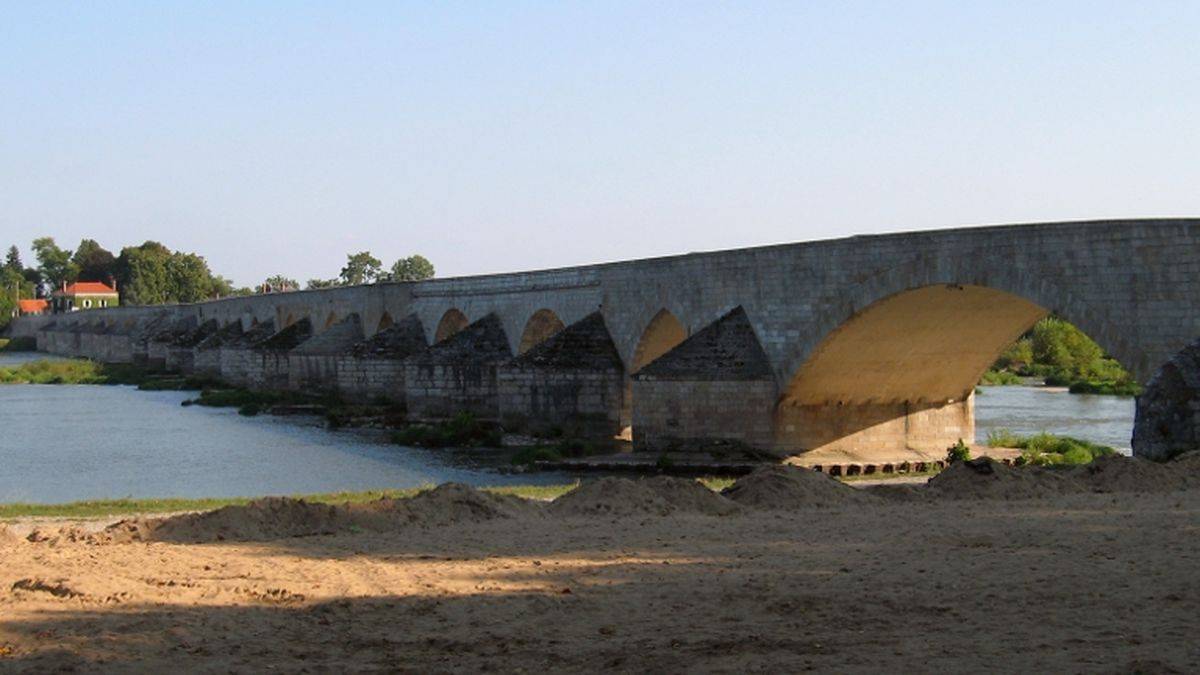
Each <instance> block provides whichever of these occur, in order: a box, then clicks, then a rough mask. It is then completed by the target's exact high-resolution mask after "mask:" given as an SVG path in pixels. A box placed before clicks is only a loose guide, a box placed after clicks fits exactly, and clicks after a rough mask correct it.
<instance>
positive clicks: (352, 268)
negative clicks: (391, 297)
mask: <svg viewBox="0 0 1200 675" xmlns="http://www.w3.org/2000/svg"><path fill="white" fill-rule="evenodd" d="M381 271H383V263H382V262H380V261H379V259H378V258H376V257H374V256H372V255H371V253H370V252H369V251H361V252H359V253H354V254H350V255H347V256H346V266H345V267H343V268H342V273H341V277H340V278H341V280H342V284H344V285H346V286H358V285H359V284H369V283H373V282H374V281H375V280H376V279H378V278H379V273H380V272H381Z"/></svg>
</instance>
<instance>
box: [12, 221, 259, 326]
mask: <svg viewBox="0 0 1200 675" xmlns="http://www.w3.org/2000/svg"><path fill="white" fill-rule="evenodd" d="M32 249H33V253H34V258H36V260H37V265H36V266H30V267H26V266H25V264H24V263H23V261H22V260H21V251H20V249H19V248H17V247H16V246H11V247H9V249H8V252H7V254H6V255H5V258H4V266H3V268H2V269H0V283H3V293H0V298H2V299H0V316H4V317H8V316H10V315H11V314H12V309H13V307H14V306H15V305H16V301H17V300H18V299H26V298H46V297H49V296H50V294H51V293H53V292H54V291H55V290H56V289H59V288H61V287H62V286H64V285H66V284H71V283H74V282H76V281H100V282H103V283H106V284H108V285H110V286H116V287H117V290H118V292H119V293H120V294H121V304H123V305H156V304H164V303H176V302H198V301H200V300H208V299H212V298H220V297H225V296H229V295H239V294H249V293H251V292H252V291H251V290H250V289H245V288H243V289H237V288H234V286H233V284H232V283H231V282H230V281H229V280H228V279H226V278H224V277H222V276H220V275H217V274H213V273H212V271H211V270H210V269H209V268H208V263H207V262H206V261H205V259H204V257H203V256H200V255H197V254H195V253H186V252H184V251H172V250H171V249H169V248H167V247H166V246H164V245H162V244H160V243H158V242H156V241H147V242H145V243H143V244H141V245H140V246H127V247H125V248H123V249H121V252H120V253H119V254H117V255H113V253H112V252H110V251H108V250H107V249H105V248H104V247H103V246H101V245H100V244H99V243H98V242H96V240H94V239H84V240H83V241H81V242H79V246H78V247H77V248H76V249H75V250H74V251H72V250H70V249H64V248H60V247H59V246H58V244H57V243H56V242H55V241H54V238H53V237H39V238H37V239H34V240H33V245H32Z"/></svg>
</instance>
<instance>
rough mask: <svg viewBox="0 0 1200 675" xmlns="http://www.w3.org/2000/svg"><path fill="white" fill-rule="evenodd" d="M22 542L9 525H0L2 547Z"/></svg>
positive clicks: (0, 545) (0, 543)
mask: <svg viewBox="0 0 1200 675" xmlns="http://www.w3.org/2000/svg"><path fill="white" fill-rule="evenodd" d="M20 542H21V538H20V537H18V536H17V535H15V534H13V533H12V531H10V530H9V529H8V526H7V525H0V547H3V546H13V545H15V544H18V543H20Z"/></svg>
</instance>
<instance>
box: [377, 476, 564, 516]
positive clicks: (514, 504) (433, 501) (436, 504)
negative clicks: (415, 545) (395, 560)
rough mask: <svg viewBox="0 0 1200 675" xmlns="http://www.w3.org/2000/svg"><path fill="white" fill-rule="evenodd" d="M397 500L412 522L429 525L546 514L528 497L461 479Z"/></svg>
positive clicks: (397, 503) (395, 503)
mask: <svg viewBox="0 0 1200 675" xmlns="http://www.w3.org/2000/svg"><path fill="white" fill-rule="evenodd" d="M393 503H394V508H396V509H398V510H400V511H403V514H404V518H405V519H406V520H407V521H408V522H411V523H415V524H419V525H422V526H427V527H429V526H443V525H452V524H456V523H481V522H483V521H486V520H496V519H500V518H527V517H535V518H536V517H539V516H541V515H542V511H541V507H540V506H539V505H538V504H536V503H534V502H532V501H530V500H528V499H521V498H520V497H515V496H513V495H498V494H494V493H491V492H484V491H482V490H476V489H475V488H473V487H470V486H467V485H462V484H461V483H446V484H444V485H439V486H437V487H436V488H434V489H432V490H428V491H426V492H422V493H420V494H418V495H417V496H415V497H412V498H411V499H404V500H396V501H395V502H393Z"/></svg>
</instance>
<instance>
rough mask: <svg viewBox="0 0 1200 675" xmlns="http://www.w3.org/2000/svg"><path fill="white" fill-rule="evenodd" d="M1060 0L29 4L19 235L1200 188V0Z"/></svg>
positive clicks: (754, 229)
mask: <svg viewBox="0 0 1200 675" xmlns="http://www.w3.org/2000/svg"><path fill="white" fill-rule="evenodd" d="M1047 4H1048V3H1033V2H1003V3H1000V2H997V3H970V4H969V6H963V5H962V4H960V3H905V4H903V5H899V4H897V5H896V6H885V5H883V4H882V3H879V4H876V3H854V4H851V3H827V4H818V3H807V4H805V5H803V6H801V5H799V3H755V4H753V5H749V4H745V5H738V6H724V5H722V4H716V3H714V4H701V3H660V4H654V5H649V4H647V3H595V4H582V3H570V4H566V3H556V4H552V3H534V2H529V3H512V4H504V5H487V6H485V3H480V4H478V5H470V4H461V5H446V4H437V5H434V4H431V3H371V2H363V3H354V4H348V3H340V4H334V3H327V4H301V3H262V4H256V5H254V6H249V5H246V4H244V3H231V2H224V3H212V4H204V5H202V4H200V3H194V4H190V5H182V4H170V5H168V4H162V3H149V2H118V3H105V4H103V5H101V4H75V5H71V4H66V3H62V4H50V3H16V2H10V3H6V4H5V5H4V11H3V17H4V18H3V21H2V22H0V92H2V95H0V119H3V120H4V125H3V127H2V128H0V245H3V246H4V247H7V246H8V245H9V244H10V243H17V244H19V245H21V246H22V247H23V249H27V248H28V246H29V242H30V241H31V240H32V239H33V238H35V237H38V236H43V235H50V236H54V237H55V238H56V239H57V241H58V243H59V244H60V245H62V246H64V247H70V248H74V247H75V246H76V245H77V244H78V243H79V240H80V239H82V238H84V237H88V238H94V239H97V240H98V241H100V243H101V244H103V245H104V246H106V247H108V248H109V249H111V250H113V252H114V253H115V252H117V251H118V250H119V248H120V247H122V246H126V245H134V244H138V243H141V242H142V241H144V240H147V239H153V240H157V241H161V242H163V243H164V244H166V245H168V246H170V247H171V248H173V249H182V250H185V251H194V252H196V253H200V254H201V255H204V256H205V257H206V258H207V259H208V261H209V265H210V267H211V268H212V269H213V271H214V272H215V273H218V274H222V275H225V276H227V277H230V278H232V279H233V280H235V281H236V282H237V284H238V285H253V284H256V283H259V282H260V281H261V280H262V279H264V278H265V277H267V276H269V275H272V274H277V273H282V274H286V275H288V276H291V277H294V278H297V279H300V280H301V281H303V280H304V279H308V278H327V277H332V276H336V274H337V271H338V269H340V267H341V266H342V264H343V263H344V262H345V255H346V253H348V252H352V251H359V250H369V251H371V252H372V253H374V254H375V255H376V256H377V257H379V258H382V259H383V260H384V262H385V264H386V265H390V264H391V263H392V262H393V261H394V260H395V259H396V258H398V257H401V256H404V255H409V254H411V253H421V254H423V255H425V256H426V257H428V258H430V259H431V260H432V261H433V262H434V263H435V264H436V266H437V270H438V275H439V276H456V275H462V274H478V273H488V272H502V271H512V270H522V269H535V268H544V267H558V266H564V265H574V264H584V263H591V262H603V261H609V260H621V259H630V258H641V257H650V256H656V255H667V254H675V253H686V252H689V251H698V250H711V249H720V248H735V247H742V246H753V245H762V244H770V243H779V242H788V241H802V240H809V239H817V238H828V237H839V236H849V235H853V234H867V233H876V232H889V231H899V230H913V229H931V228H942V227H953V226H961V225H969V224H980V225H982V224H997V223H1010V222H1013V223H1015V222H1030V221H1047V220H1074V219H1084V218H1105V217H1149V216H1183V215H1198V214H1200V190H1197V189H1196V186H1197V185H1200V161H1198V158H1200V123H1198V120H1200V67H1198V66H1200V58H1198V57H1200V41H1197V40H1196V39H1195V36H1196V35H1198V34H1200V4H1196V3H1183V2H1179V3H1171V2H1163V3H1154V4H1151V5H1140V4H1136V3H1118V2H1091V3H1052V5H1053V6H1047ZM24 252H25V253H26V254H27V255H29V254H28V251H27V250H25V251H24ZM27 262H31V256H30V260H27Z"/></svg>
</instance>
